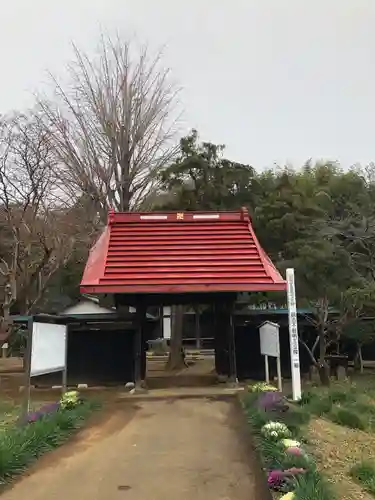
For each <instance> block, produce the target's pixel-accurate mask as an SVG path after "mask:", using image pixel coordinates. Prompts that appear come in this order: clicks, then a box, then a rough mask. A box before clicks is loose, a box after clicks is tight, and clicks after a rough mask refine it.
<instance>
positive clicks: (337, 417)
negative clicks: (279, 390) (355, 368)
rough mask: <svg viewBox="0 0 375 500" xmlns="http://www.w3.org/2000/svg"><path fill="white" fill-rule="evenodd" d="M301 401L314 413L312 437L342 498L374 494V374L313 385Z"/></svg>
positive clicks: (310, 431)
mask: <svg viewBox="0 0 375 500" xmlns="http://www.w3.org/2000/svg"><path fill="white" fill-rule="evenodd" d="M300 405H301V408H304V409H305V410H306V411H309V412H311V414H312V415H313V419H312V421H311V424H310V426H309V435H310V439H312V440H313V444H314V449H315V450H316V454H317V457H318V460H319V464H320V467H321V468H322V469H323V468H324V471H325V473H326V474H327V477H329V479H330V482H332V483H334V486H335V489H336V490H337V492H338V494H339V497H340V499H342V500H344V499H345V500H349V499H350V500H356V499H357V498H368V495H370V494H372V495H374V496H375V491H374V490H375V465H374V464H375V378H374V376H372V377H367V376H366V377H362V376H360V377H358V378H357V379H356V381H355V383H351V382H349V381H347V382H333V383H332V385H331V387H330V388H324V387H310V388H309V389H308V390H307V391H305V392H304V393H303V397H302V400H301V403H300ZM330 422H332V423H330ZM334 424H336V425H339V426H340V427H336V425H334ZM346 428H347V429H351V431H350V432H348V431H345V429H346ZM363 458H365V460H363ZM353 464H355V465H354V466H353ZM353 479H354V481H353ZM364 495H367V496H364Z"/></svg>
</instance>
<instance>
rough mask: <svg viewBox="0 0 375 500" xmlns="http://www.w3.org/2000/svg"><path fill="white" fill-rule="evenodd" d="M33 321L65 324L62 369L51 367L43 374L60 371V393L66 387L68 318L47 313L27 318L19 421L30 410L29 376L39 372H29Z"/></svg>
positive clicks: (64, 390)
mask: <svg viewBox="0 0 375 500" xmlns="http://www.w3.org/2000/svg"><path fill="white" fill-rule="evenodd" d="M34 323H45V324H51V325H53V324H55V325H56V324H59V325H65V326H66V329H65V344H64V345H65V350H64V360H65V361H64V366H63V367H62V369H61V370H60V369H59V370H57V369H54V368H52V369H51V370H50V371H46V370H44V371H43V374H46V373H53V372H57V371H61V372H62V385H61V389H62V393H63V394H64V392H66V389H67V369H68V366H67V356H68V335H69V333H68V330H69V328H68V323H69V318H68V317H67V316H65V317H62V316H54V315H49V314H45V315H44V314H41V315H34V316H31V317H30V318H29V319H28V322H27V333H26V350H25V360H24V363H25V384H24V390H25V395H24V398H23V402H22V411H21V417H20V418H21V421H24V419H25V418H26V416H27V414H28V413H29V411H30V400H31V377H32V376H38V375H39V374H38V373H37V374H34V375H32V373H31V368H32V352H33V328H34Z"/></svg>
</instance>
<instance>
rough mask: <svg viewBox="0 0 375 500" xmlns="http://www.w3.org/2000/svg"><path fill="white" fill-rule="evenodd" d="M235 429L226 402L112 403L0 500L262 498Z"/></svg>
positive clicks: (234, 419) (232, 409)
mask: <svg viewBox="0 0 375 500" xmlns="http://www.w3.org/2000/svg"><path fill="white" fill-rule="evenodd" d="M238 426H239V427H241V425H240V422H239V419H238V414H237V411H236V408H235V407H234V404H233V403H232V402H230V401H220V400H210V399H188V400H170V401H166V400H164V401H148V402H142V403H139V405H138V406H134V405H131V406H129V405H126V404H119V405H117V406H116V408H115V409H114V411H113V412H112V414H111V417H110V418H108V419H106V420H105V421H104V422H102V423H101V424H100V425H99V424H98V425H95V426H93V427H91V428H90V429H87V430H86V431H84V432H83V433H82V434H80V435H79V437H78V438H77V439H76V440H75V442H72V443H70V444H68V445H66V446H64V447H62V448H61V449H60V450H58V451H57V452H54V453H51V454H49V455H48V456H45V457H43V458H42V459H41V461H40V462H39V463H38V465H37V466H36V467H35V469H34V470H33V471H31V474H30V475H29V476H27V477H25V478H23V479H22V480H20V481H19V482H17V483H16V484H15V485H14V486H13V488H11V489H10V490H8V491H5V492H4V493H3V495H2V496H1V500H19V499H21V498H27V499H28V500H49V499H53V500H60V499H61V500H66V499H70V500H76V499H77V500H78V499H79V500H117V499H121V500H122V499H124V500H143V499H144V500H176V498H178V499H179V500H188V499H189V500H190V499H193V500H203V499H204V500H263V498H267V497H263V494H262V492H260V491H259V479H260V478H259V466H258V465H257V464H256V463H254V459H253V457H252V456H251V454H249V449H248V446H247V444H246V443H245V442H246V439H243V438H244V436H243V434H241V432H240V430H239V429H238ZM254 471H255V472H254ZM260 489H261V490H262V491H264V490H263V488H262V482H261V485H260Z"/></svg>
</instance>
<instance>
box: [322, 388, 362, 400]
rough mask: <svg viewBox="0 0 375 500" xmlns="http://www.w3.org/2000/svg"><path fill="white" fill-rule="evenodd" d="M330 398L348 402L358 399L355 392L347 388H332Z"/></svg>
mask: <svg viewBox="0 0 375 500" xmlns="http://www.w3.org/2000/svg"><path fill="white" fill-rule="evenodd" d="M328 398H329V399H330V400H331V401H332V403H333V404H335V403H348V402H353V401H355V400H356V397H355V394H353V392H351V391H349V390H347V391H345V390H340V389H332V390H330V391H329V393H328Z"/></svg>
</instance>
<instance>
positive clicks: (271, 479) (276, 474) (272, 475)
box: [267, 470, 285, 488]
mask: <svg viewBox="0 0 375 500" xmlns="http://www.w3.org/2000/svg"><path fill="white" fill-rule="evenodd" d="M284 479H285V474H284V472H283V471H282V470H271V471H269V472H268V477H267V482H268V485H269V486H270V487H271V488H276V487H280V486H281V485H282V484H283V482H284Z"/></svg>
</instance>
